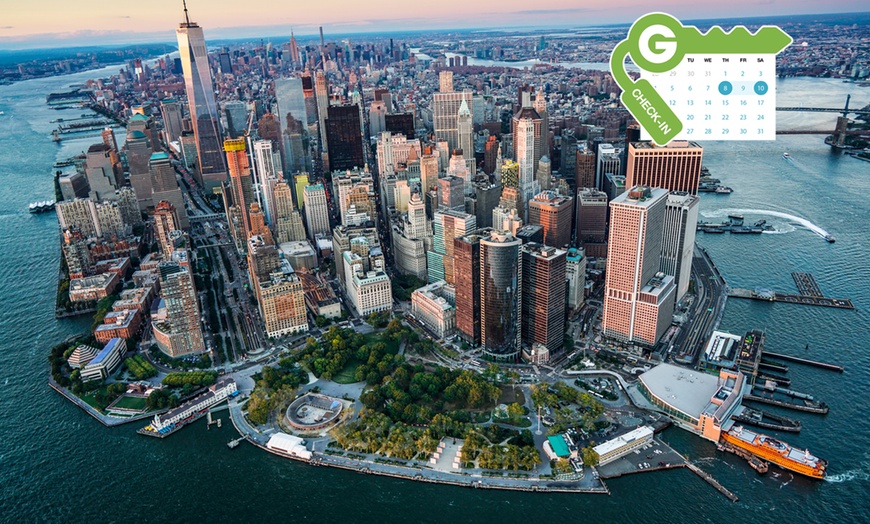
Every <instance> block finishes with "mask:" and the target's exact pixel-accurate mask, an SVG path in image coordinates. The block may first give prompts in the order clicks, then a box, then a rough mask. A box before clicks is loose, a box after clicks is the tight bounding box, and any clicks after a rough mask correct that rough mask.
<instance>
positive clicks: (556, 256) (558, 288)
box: [521, 243, 567, 355]
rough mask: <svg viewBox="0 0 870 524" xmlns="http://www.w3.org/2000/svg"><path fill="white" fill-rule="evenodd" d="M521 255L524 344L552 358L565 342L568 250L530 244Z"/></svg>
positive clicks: (525, 245)
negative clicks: (535, 347)
mask: <svg viewBox="0 0 870 524" xmlns="http://www.w3.org/2000/svg"><path fill="white" fill-rule="evenodd" d="M522 253H523V272H522V287H523V290H522V315H521V318H522V337H523V344H526V345H527V346H529V347H533V346H535V345H536V344H541V345H543V346H546V348H547V350H549V353H550V355H553V354H555V353H557V352H559V351H561V349H562V346H563V345H564V340H565V287H566V286H565V281H566V265H567V260H566V251H565V250H563V249H556V248H554V247H549V246H543V245H541V244H534V243H530V244H524V245H523V247H522Z"/></svg>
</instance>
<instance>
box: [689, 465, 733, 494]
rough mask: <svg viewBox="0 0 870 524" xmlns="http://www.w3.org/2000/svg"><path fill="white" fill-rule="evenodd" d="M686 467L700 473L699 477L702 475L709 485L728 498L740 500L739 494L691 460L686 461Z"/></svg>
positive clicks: (697, 473)
mask: <svg viewBox="0 0 870 524" xmlns="http://www.w3.org/2000/svg"><path fill="white" fill-rule="evenodd" d="M686 467H687V468H689V469H690V470H692V471H693V472H694V473H695V474H696V475H698V476H699V477H701V478H702V479H704V481H705V482H706V483H707V484H709V485H711V486H713V487H714V488H716V491H718V492H719V493H721V494H723V495H725V496H726V497H727V498H728V500H730V501H731V502H737V501H738V500H739V499H738V498H737V495H735V494H734V493H732V492H731V491H729V490H728V488H726V487H725V486H723V485H722V484H719V481H717V480H716V479H714V478H713V476H712V475H710V474H709V473H707V472H706V471H704V470H702V469H701V468H699V467H698V466H696V465H694V464H692V463H691V462H687V463H686Z"/></svg>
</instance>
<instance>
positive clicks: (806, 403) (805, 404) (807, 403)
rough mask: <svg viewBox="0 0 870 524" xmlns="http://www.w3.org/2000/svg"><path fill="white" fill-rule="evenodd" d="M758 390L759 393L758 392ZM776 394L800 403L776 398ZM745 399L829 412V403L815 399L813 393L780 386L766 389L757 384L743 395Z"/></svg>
mask: <svg viewBox="0 0 870 524" xmlns="http://www.w3.org/2000/svg"><path fill="white" fill-rule="evenodd" d="M756 392H758V393H759V394H756ZM765 394H766V395H765ZM774 394H779V395H780V397H783V396H784V397H787V398H790V399H795V400H797V401H799V403H796V402H789V401H788V400H783V399H782V398H774ZM743 399H744V400H752V401H755V402H761V403H762V404H770V405H771V406H779V407H781V408H788V409H794V410H796V411H806V412H807V413H818V414H820V415H825V414H827V413H828V405H827V404H825V403H824V402H820V401H818V400H816V399H814V398H813V397H812V395H807V394H806V393H801V392H799V391H792V390H789V389H784V388H780V387H777V388H775V389H765V388H763V387H760V386H758V385H756V386H755V387H754V388H753V389H752V391H751V392H749V393H746V394H745V395H743Z"/></svg>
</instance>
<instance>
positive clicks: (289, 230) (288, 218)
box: [273, 182, 305, 244]
mask: <svg viewBox="0 0 870 524" xmlns="http://www.w3.org/2000/svg"><path fill="white" fill-rule="evenodd" d="M273 196H274V199H275V217H274V224H273V228H274V229H275V239H276V241H277V242H278V243H279V244H281V243H283V242H292V241H297V240H305V227H304V226H303V225H302V216H301V215H300V214H299V211H298V210H296V209H294V207H293V191H292V190H291V189H290V186H288V185H287V183H286V182H278V183H277V184H276V185H275V190H274V192H273Z"/></svg>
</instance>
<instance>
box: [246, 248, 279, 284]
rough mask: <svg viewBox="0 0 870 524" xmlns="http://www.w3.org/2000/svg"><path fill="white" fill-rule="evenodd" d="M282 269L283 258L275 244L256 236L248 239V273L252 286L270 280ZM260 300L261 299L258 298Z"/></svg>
mask: <svg viewBox="0 0 870 524" xmlns="http://www.w3.org/2000/svg"><path fill="white" fill-rule="evenodd" d="M280 267H281V257H280V256H279V253H278V248H277V247H276V246H275V244H271V243H269V242H267V240H266V239H264V238H263V237H260V236H258V235H254V236H252V237H251V238H249V239H248V273H249V275H248V276H249V277H250V278H251V285H252V286H253V285H254V284H255V283H257V282H261V281H263V280H268V279H269V275H271V274H272V272H273V271H275V270H276V269H278V268H280ZM258 298H259V297H258Z"/></svg>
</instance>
